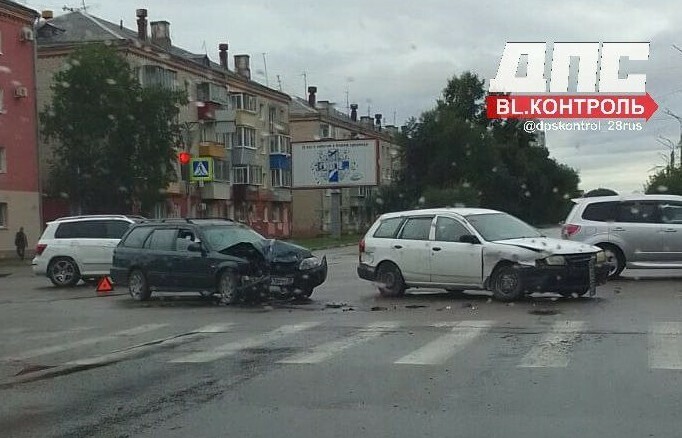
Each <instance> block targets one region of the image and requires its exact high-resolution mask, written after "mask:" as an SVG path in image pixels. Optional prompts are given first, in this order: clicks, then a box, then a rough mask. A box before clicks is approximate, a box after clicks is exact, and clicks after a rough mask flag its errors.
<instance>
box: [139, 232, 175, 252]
mask: <svg viewBox="0 0 682 438" xmlns="http://www.w3.org/2000/svg"><path fill="white" fill-rule="evenodd" d="M177 234H178V230H177V229H176V228H160V229H157V230H154V232H153V233H152V235H151V237H150V238H149V239H148V240H147V243H146V244H145V248H149V249H155V250H157V251H175V240H176V236H177Z"/></svg>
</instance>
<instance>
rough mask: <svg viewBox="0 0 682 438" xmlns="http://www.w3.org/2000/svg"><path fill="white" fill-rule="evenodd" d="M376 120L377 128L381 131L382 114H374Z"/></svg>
mask: <svg viewBox="0 0 682 438" xmlns="http://www.w3.org/2000/svg"><path fill="white" fill-rule="evenodd" d="M374 120H376V125H377V129H378V130H379V131H381V114H374Z"/></svg>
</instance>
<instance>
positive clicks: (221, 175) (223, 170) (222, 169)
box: [213, 159, 230, 182]
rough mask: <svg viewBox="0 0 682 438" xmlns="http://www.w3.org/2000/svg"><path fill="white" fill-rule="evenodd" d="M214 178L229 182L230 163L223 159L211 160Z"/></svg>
mask: <svg viewBox="0 0 682 438" xmlns="http://www.w3.org/2000/svg"><path fill="white" fill-rule="evenodd" d="M213 171H214V178H215V180H216V181H224V182H230V163H229V162H228V161H225V160H219V159H215V160H213Z"/></svg>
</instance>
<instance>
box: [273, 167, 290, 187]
mask: <svg viewBox="0 0 682 438" xmlns="http://www.w3.org/2000/svg"><path fill="white" fill-rule="evenodd" d="M270 183H271V184H272V187H291V171H290V170H287V169H271V170H270Z"/></svg>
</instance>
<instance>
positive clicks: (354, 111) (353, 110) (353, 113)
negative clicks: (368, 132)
mask: <svg viewBox="0 0 682 438" xmlns="http://www.w3.org/2000/svg"><path fill="white" fill-rule="evenodd" d="M350 119H351V120H352V121H354V122H357V121H358V104H357V103H351V104H350Z"/></svg>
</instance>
